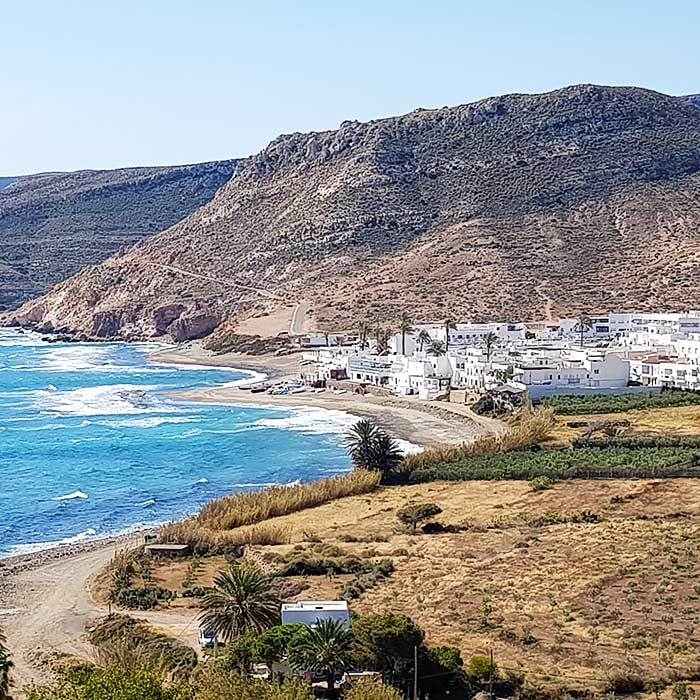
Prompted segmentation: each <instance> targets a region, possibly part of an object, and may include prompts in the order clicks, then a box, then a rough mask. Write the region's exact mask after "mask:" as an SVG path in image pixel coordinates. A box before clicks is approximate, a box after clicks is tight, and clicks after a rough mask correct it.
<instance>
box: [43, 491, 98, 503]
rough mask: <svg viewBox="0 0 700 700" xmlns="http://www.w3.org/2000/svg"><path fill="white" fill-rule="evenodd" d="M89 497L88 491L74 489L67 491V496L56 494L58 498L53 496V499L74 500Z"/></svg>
mask: <svg viewBox="0 0 700 700" xmlns="http://www.w3.org/2000/svg"><path fill="white" fill-rule="evenodd" d="M85 498H89V496H88V495H87V494H86V493H83V492H82V491H73V493H67V494H66V495H65V496H56V498H52V499H51V500H52V501H74V500H76V499H85Z"/></svg>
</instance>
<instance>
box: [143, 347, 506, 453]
mask: <svg viewBox="0 0 700 700" xmlns="http://www.w3.org/2000/svg"><path fill="white" fill-rule="evenodd" d="M152 359H154V360H156V361H158V362H167V363H173V364H183V365H202V366H206V365H209V366H216V367H231V368H236V369H244V370H249V371H252V372H258V373H261V374H265V375H267V378H268V380H270V381H272V382H274V381H280V380H283V379H294V378H296V377H297V376H298V369H297V367H298V362H299V359H300V355H299V354H293V355H283V356H274V355H265V356H260V357H251V356H248V355H237V354H235V353H229V354H225V355H216V354H214V353H211V352H208V351H207V350H204V349H203V348H202V347H201V346H200V345H199V344H198V343H192V344H190V345H189V346H187V347H180V348H175V349H173V350H164V351H162V352H159V353H156V354H155V355H153V356H152ZM176 396H178V397H179V398H181V399H183V400H186V401H202V402H206V403H223V404H230V405H236V406H271V407H275V408H278V407H279V408H283V407H287V408H292V407H297V406H312V407H317V408H325V409H328V410H334V411H344V412H346V413H349V414H351V415H353V416H357V417H358V418H360V417H367V418H372V419H373V420H374V421H375V422H376V423H377V424H378V425H380V426H381V427H382V428H384V430H386V431H387V432H389V433H391V434H392V435H393V436H395V437H397V438H400V439H402V440H407V441H408V442H411V443H413V444H415V445H419V446H421V447H439V446H441V445H445V444H459V443H462V442H465V441H469V440H473V439H474V438H476V437H478V436H479V435H482V434H484V433H487V432H501V431H502V430H503V429H504V426H503V424H502V423H501V422H500V421H497V420H493V419H491V418H485V417H483V416H478V415H476V414H475V413H473V412H472V411H471V410H470V409H469V408H468V407H467V406H464V405H461V404H450V403H444V402H439V403H438V402H435V401H421V400H419V399H415V398H410V399H409V398H400V397H393V396H392V397H379V396H372V395H370V394H366V395H364V396H361V395H358V394H352V393H345V394H337V393H332V392H331V391H329V390H327V391H325V392H323V393H320V394H312V393H308V392H307V393H301V394H293V395H291V396H272V395H270V394H267V393H261V394H251V392H250V391H243V390H241V389H240V388H239V387H237V386H223V387H214V388H209V389H201V390H196V391H189V392H183V393H180V394H176Z"/></svg>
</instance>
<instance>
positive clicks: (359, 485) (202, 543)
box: [160, 469, 381, 555]
mask: <svg viewBox="0 0 700 700" xmlns="http://www.w3.org/2000/svg"><path fill="white" fill-rule="evenodd" d="M380 478H381V475H380V474H379V472H370V471H366V470H361V469H357V470H355V471H353V472H351V473H350V474H347V475H345V476H336V477H333V478H331V479H324V480H322V481H317V482H315V483H310V484H299V485H295V486H273V487H271V488H267V489H264V490H262V491H251V492H247V493H239V494H236V495H235V496H224V497H223V498H219V499H217V500H214V501H210V502H209V503H207V504H206V505H205V506H204V507H203V508H202V510H201V512H200V513H199V514H198V515H196V516H194V517H192V518H187V519H186V520H181V521H178V522H174V523H168V524H167V525H164V526H163V527H162V528H161V529H160V538H161V540H162V541H163V542H178V543H181V544H189V545H190V547H191V548H192V550H193V552H194V553H196V554H200V555H203V554H226V553H227V552H231V551H232V550H234V549H236V548H237V547H240V546H243V545H255V544H259V545H273V544H286V543H288V542H289V541H290V539H291V532H290V531H289V529H288V528H285V527H280V526H276V525H273V524H271V523H264V521H265V520H269V519H270V518H275V517H279V516H282V515H288V514H290V513H296V512H298V511H300V510H304V509H306V508H314V507H316V506H320V505H323V504H324V503H329V502H330V501H333V500H335V499H337V498H344V497H345V496H355V495H359V494H363V493H369V492H370V491H374V490H375V489H376V488H377V487H378V486H379V481H380Z"/></svg>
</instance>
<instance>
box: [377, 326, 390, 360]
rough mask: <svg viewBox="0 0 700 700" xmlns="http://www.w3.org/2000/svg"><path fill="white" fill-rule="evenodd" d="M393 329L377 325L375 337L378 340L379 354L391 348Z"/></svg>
mask: <svg viewBox="0 0 700 700" xmlns="http://www.w3.org/2000/svg"><path fill="white" fill-rule="evenodd" d="M390 338H391V331H390V330H389V329H388V328H383V327H382V326H377V327H376V328H375V330H374V339H375V340H376V341H377V354H378V355H383V354H385V353H386V352H388V350H389V339H390Z"/></svg>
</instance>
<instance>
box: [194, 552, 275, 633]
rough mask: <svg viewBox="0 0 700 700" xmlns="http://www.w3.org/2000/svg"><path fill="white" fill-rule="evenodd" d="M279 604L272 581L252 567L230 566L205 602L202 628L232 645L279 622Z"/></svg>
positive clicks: (220, 574) (216, 579)
mask: <svg viewBox="0 0 700 700" xmlns="http://www.w3.org/2000/svg"><path fill="white" fill-rule="evenodd" d="M279 615H280V601H279V600H278V599H277V597H276V596H275V595H274V593H273V592H272V589H271V579H270V577H269V576H266V575H265V574H263V573H262V571H260V570H259V569H258V568H256V567H254V566H250V565H242V566H231V568H229V569H228V570H227V571H222V572H220V573H219V575H218V576H217V578H215V579H214V590H213V591H211V592H210V593H207V595H206V596H204V599H203V600H202V612H201V614H200V616H199V619H200V620H201V622H202V626H203V627H205V628H207V629H209V630H211V631H212V632H216V633H217V634H219V635H221V637H222V639H223V640H224V641H230V640H232V639H235V638H236V637H238V636H240V635H242V634H245V633H246V632H256V633H260V632H263V631H265V630H266V629H269V628H270V627H273V626H274V625H276V624H277V623H278V622H279Z"/></svg>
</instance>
